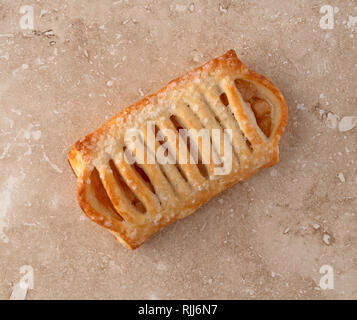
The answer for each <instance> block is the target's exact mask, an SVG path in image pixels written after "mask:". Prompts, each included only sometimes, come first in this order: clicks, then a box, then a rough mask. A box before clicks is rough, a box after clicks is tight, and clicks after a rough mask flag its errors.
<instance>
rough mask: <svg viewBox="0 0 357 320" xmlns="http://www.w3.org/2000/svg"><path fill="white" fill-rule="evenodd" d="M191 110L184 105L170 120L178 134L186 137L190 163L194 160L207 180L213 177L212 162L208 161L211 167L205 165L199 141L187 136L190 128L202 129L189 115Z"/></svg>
mask: <svg viewBox="0 0 357 320" xmlns="http://www.w3.org/2000/svg"><path fill="white" fill-rule="evenodd" d="M182 108H184V109H182ZM189 110H190V109H189V108H188V107H187V106H186V105H185V104H182V105H181V110H180V109H179V110H176V112H175V114H174V115H172V116H171V117H170V119H171V120H172V121H173V123H174V125H175V128H176V130H177V132H178V134H179V135H181V136H182V137H184V138H185V140H186V144H187V150H188V153H189V159H190V163H191V159H192V161H193V162H194V163H195V164H196V166H197V168H198V170H199V171H200V174H201V176H202V177H203V178H205V179H207V178H208V177H209V176H211V175H213V169H211V168H210V167H211V166H212V162H211V161H210V159H208V162H209V163H210V166H209V165H206V164H204V163H203V161H202V148H201V146H200V143H199V141H195V139H192V138H191V137H190V136H189V135H187V132H188V128H190V129H196V130H199V129H200V127H199V126H198V125H197V123H194V122H195V121H194V120H195V119H193V118H192V116H191V115H190V113H189ZM182 129H186V131H181V130H182ZM185 133H186V134H185ZM182 134H185V136H183V135H182ZM191 147H193V148H194V149H193V150H194V151H195V152H197V154H195V153H194V152H193V150H192V148H191ZM207 167H209V168H207Z"/></svg>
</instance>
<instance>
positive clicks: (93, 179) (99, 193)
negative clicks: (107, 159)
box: [90, 168, 124, 221]
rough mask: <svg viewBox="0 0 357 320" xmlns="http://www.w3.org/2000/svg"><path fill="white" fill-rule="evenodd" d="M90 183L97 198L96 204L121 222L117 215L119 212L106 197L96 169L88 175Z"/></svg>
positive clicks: (106, 194) (120, 217)
mask: <svg viewBox="0 0 357 320" xmlns="http://www.w3.org/2000/svg"><path fill="white" fill-rule="evenodd" d="M90 183H91V184H92V185H93V189H94V192H95V197H96V198H97V200H98V202H99V203H100V204H101V205H103V206H104V207H105V208H106V209H107V210H109V211H110V212H112V213H113V214H114V215H115V216H117V217H118V218H119V220H121V221H123V220H124V219H123V217H122V216H121V215H120V214H119V212H117V210H116V209H115V207H114V206H113V203H112V201H111V200H110V198H109V196H108V193H107V191H106V189H105V187H104V185H103V181H102V179H101V177H100V175H99V171H98V169H97V168H94V169H93V171H92V173H91V175H90Z"/></svg>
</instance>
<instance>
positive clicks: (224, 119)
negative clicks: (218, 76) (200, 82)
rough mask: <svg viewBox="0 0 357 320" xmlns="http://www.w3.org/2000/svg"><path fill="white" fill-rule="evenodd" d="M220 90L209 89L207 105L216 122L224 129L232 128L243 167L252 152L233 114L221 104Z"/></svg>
mask: <svg viewBox="0 0 357 320" xmlns="http://www.w3.org/2000/svg"><path fill="white" fill-rule="evenodd" d="M218 90H219V89H218V87H216V88H214V89H207V90H206V93H205V95H204V97H205V100H206V101H207V104H208V105H209V106H210V107H211V109H212V110H213V112H214V113H215V116H216V120H217V121H219V122H220V123H221V125H222V126H223V127H224V128H230V129H231V130H232V145H233V149H234V151H235V153H236V154H237V156H238V160H239V165H240V167H242V166H244V165H245V163H246V160H247V158H248V157H249V155H250V153H251V150H250V148H249V146H248V145H247V143H246V140H245V138H244V136H243V132H242V130H241V129H240V127H239V124H238V122H237V120H236V119H235V117H234V115H233V113H232V112H231V111H230V110H228V108H227V107H226V106H225V105H224V104H223V103H222V102H221V100H220V98H219V94H218Z"/></svg>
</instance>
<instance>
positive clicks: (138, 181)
mask: <svg viewBox="0 0 357 320" xmlns="http://www.w3.org/2000/svg"><path fill="white" fill-rule="evenodd" d="M113 161H114V164H115V166H116V168H117V169H118V172H119V173H120V174H121V176H122V177H123V180H124V181H125V183H126V185H127V186H128V187H129V188H130V189H131V190H132V192H133V193H134V194H135V195H136V197H137V198H138V199H139V200H140V201H141V202H142V204H143V205H144V206H145V208H146V212H147V213H150V214H152V213H153V212H155V211H156V210H158V207H159V205H160V203H159V200H158V198H157V196H156V195H155V194H154V193H152V191H151V190H150V188H149V187H148V185H147V184H146V183H145V181H144V180H143V178H142V177H141V176H140V175H139V174H138V173H137V171H136V170H135V169H134V166H133V165H131V164H129V163H127V161H126V160H125V159H123V157H121V156H117V157H114V158H113Z"/></svg>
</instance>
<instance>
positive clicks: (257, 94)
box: [68, 50, 288, 249]
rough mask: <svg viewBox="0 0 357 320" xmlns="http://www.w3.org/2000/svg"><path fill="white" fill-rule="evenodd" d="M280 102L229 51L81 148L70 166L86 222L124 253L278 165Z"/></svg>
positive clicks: (282, 121)
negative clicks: (103, 231)
mask: <svg viewBox="0 0 357 320" xmlns="http://www.w3.org/2000/svg"><path fill="white" fill-rule="evenodd" d="M287 118H288V109H287V105H286V102H285V100H284V97H283V95H282V94H281V92H280V91H279V90H278V89H277V88H276V87H275V86H274V85H273V84H272V83H271V82H270V81H269V80H268V79H267V78H265V77H263V76H261V75H259V74H257V73H255V72H253V71H250V70H249V69H248V68H247V67H246V66H245V65H244V64H243V63H242V62H241V61H240V60H239V59H238V58H237V55H236V53H235V52H234V51H233V50H230V51H228V52H226V53H225V54H224V55H223V56H221V57H218V58H216V59H214V60H212V61H210V62H208V63H206V64H204V65H203V66H201V67H199V68H196V69H194V70H192V71H191V72H189V73H187V74H185V75H183V76H181V77H179V78H177V79H175V80H173V81H171V82H170V83H169V84H168V85H167V86H165V87H164V88H163V89H161V90H159V91H158V92H156V93H155V94H153V95H150V96H147V97H145V98H144V99H142V100H141V101H139V102H138V103H136V104H134V105H131V106H129V107H127V108H126V109H124V110H123V111H121V112H120V113H119V114H117V115H116V116H115V117H113V118H112V119H111V120H109V121H108V122H107V123H105V124H104V125H103V126H102V127H101V128H99V129H98V130H97V131H95V132H93V133H91V134H89V135H87V136H86V137H85V138H83V139H81V140H79V141H78V142H77V143H76V144H75V145H74V146H73V147H72V149H71V150H70V152H69V155H68V158H69V162H70V165H71V167H72V168H73V171H74V173H75V174H76V176H77V180H78V187H77V198H78V202H79V204H80V206H81V208H82V209H83V211H84V212H85V213H86V215H87V216H88V217H89V218H90V219H92V220H93V221H95V222H96V223H98V224H99V225H101V226H103V227H105V228H107V229H108V230H110V231H111V232H112V233H113V234H114V235H115V236H116V238H117V240H118V241H119V242H120V243H121V244H122V245H124V246H125V247H128V248H130V249H135V248H137V247H139V246H140V245H141V244H143V243H144V242H145V241H146V240H147V239H148V237H149V236H150V235H152V234H153V233H154V232H156V231H157V230H159V229H160V228H162V227H164V226H165V225H167V224H169V223H171V222H174V221H175V220H177V219H182V218H184V217H186V216H188V215H190V214H191V213H193V212H194V211H195V210H197V209H198V208H199V207H200V206H201V205H202V204H204V203H205V202H207V201H208V200H209V199H211V198H212V197H213V196H215V195H216V194H218V193H220V192H222V191H224V190H225V189H227V188H229V187H230V186H232V185H233V184H235V183H237V182H239V181H242V180H246V179H248V178H249V177H250V176H252V175H253V174H254V173H256V172H257V171H258V170H260V169H262V168H265V167H269V166H272V165H274V164H276V163H277V162H278V161H279V148H278V143H279V140H280V138H281V135H282V133H283V131H284V129H285V126H286V124H287Z"/></svg>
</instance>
